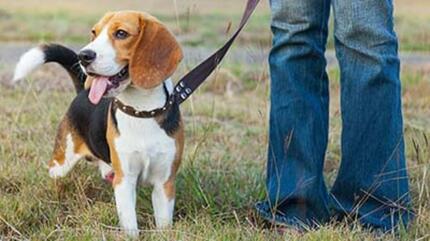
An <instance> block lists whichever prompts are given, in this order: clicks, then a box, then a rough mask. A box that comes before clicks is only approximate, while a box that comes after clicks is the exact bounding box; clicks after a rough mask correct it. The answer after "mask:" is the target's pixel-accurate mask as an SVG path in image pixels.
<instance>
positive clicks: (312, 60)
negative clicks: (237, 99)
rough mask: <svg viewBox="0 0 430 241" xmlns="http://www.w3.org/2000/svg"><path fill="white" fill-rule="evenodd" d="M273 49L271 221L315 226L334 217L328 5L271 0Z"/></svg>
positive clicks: (264, 211) (261, 206) (325, 0)
mask: <svg viewBox="0 0 430 241" xmlns="http://www.w3.org/2000/svg"><path fill="white" fill-rule="evenodd" d="M270 3H271V9H272V15H273V16H272V32H273V35H274V39H273V48H272V51H271V53H270V57H269V63H270V71H271V110H270V131H269V132H270V133H269V135H270V140H269V148H268V164H267V183H266V185H267V192H268V200H267V201H265V202H261V203H258V204H257V205H256V207H257V211H259V214H260V215H262V216H263V217H265V218H266V219H275V220H274V221H277V222H282V223H286V224H291V225H296V224H300V223H304V224H306V225H313V224H315V223H317V222H324V221H326V220H327V218H328V217H329V213H328V207H327V204H328V193H327V190H326V186H325V184H324V179H323V175H322V170H323V164H324V156H325V151H326V147H327V138H328V108H329V107H328V104H329V96H328V94H329V93H328V78H327V74H326V71H325V68H326V60H325V58H324V52H325V45H326V39H327V28H328V27H327V22H328V17H329V14H330V1H329V0H272V1H271V2H270Z"/></svg>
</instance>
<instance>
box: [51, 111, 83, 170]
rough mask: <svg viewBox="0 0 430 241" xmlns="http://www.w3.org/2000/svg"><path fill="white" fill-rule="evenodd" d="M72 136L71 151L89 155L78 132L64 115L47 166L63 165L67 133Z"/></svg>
mask: <svg viewBox="0 0 430 241" xmlns="http://www.w3.org/2000/svg"><path fill="white" fill-rule="evenodd" d="M69 134H70V135H71V136H72V143H73V147H74V148H73V152H74V153H75V154H79V155H82V156H88V155H91V152H90V150H89V148H88V146H87V145H86V144H85V142H84V140H83V139H82V138H81V137H80V136H79V134H78V133H77V132H76V131H75V130H74V129H73V128H72V127H71V125H70V124H69V119H68V118H67V116H66V117H64V118H63V120H62V121H61V123H60V125H59V127H58V131H57V137H56V138H55V144H54V150H53V153H52V159H51V160H50V161H49V162H48V167H53V166H55V165H56V163H57V164H58V165H63V164H64V163H65V161H66V155H65V154H66V149H67V135H69Z"/></svg>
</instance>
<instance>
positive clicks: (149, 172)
mask: <svg viewBox="0 0 430 241" xmlns="http://www.w3.org/2000/svg"><path fill="white" fill-rule="evenodd" d="M115 116H116V119H117V123H118V124H117V127H118V132H119V137H118V138H117V139H116V140H115V148H116V151H117V152H118V155H119V158H120V160H121V167H122V169H123V172H124V173H130V174H134V175H135V174H138V175H139V176H140V178H141V181H142V182H147V183H150V184H155V183H159V182H161V183H164V182H165V181H166V180H167V179H168V178H169V176H170V173H171V167H172V163H173V161H174V158H175V152H176V147H175V140H174V139H173V138H171V137H169V136H168V135H167V134H166V132H165V131H164V130H163V129H162V128H161V127H160V126H159V124H158V123H157V122H156V121H155V119H153V118H148V119H146V118H135V117H131V116H128V115H126V114H125V113H123V112H121V111H119V110H118V111H117V112H116V115H115Z"/></svg>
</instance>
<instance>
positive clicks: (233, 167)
mask: <svg viewBox="0 0 430 241" xmlns="http://www.w3.org/2000/svg"><path fill="white" fill-rule="evenodd" d="M225 68H226V69H227V71H230V72H231V73H232V74H233V75H236V76H237V77H238V78H239V79H240V80H241V82H243V83H242V84H243V86H244V87H243V89H242V90H241V92H239V93H237V94H236V95H233V96H230V97H226V96H224V95H216V94H213V93H211V92H210V88H209V87H207V86H206V88H202V89H200V90H199V91H198V92H197V93H196V94H195V95H194V96H193V98H192V99H191V100H190V101H188V102H187V103H186V104H185V105H184V106H183V108H182V110H183V113H184V116H185V122H186V148H185V150H186V151H185V154H184V161H183V165H182V166H181V169H180V174H179V177H178V182H177V187H178V188H177V189H178V195H177V204H176V212H175V224H174V226H173V228H172V230H168V231H164V232H158V231H155V230H154V224H153V218H152V216H151V213H152V208H151V202H150V190H149V189H148V188H141V189H140V191H139V194H138V205H137V210H138V217H139V220H138V222H139V225H140V228H141V229H142V230H143V234H142V239H144V240H327V241H328V240H339V241H340V240H375V239H379V240H393V239H395V238H398V239H400V240H415V239H421V240H428V239H429V238H430V236H429V235H430V144H429V139H430V120H429V119H428V117H429V116H430V99H429V97H428V93H429V92H430V86H429V84H428V80H429V73H428V72H420V71H412V70H410V71H405V72H404V73H403V82H404V87H405V88H404V96H403V99H404V113H405V139H406V144H407V157H408V166H409V169H410V179H411V191H412V197H413V200H414V209H415V211H416V212H417V214H418V216H417V219H416V220H415V222H414V223H413V225H412V227H411V229H410V231H409V232H401V233H400V236H399V237H394V236H392V235H391V234H387V235H384V236H378V235H377V234H374V233H372V232H369V231H368V230H365V229H363V228H361V227H360V226H359V225H358V224H356V223H353V225H352V226H351V227H350V226H349V225H348V224H346V223H332V224H328V225H324V226H322V227H321V228H320V229H318V230H313V231H309V232H306V233H302V234H300V233H297V232H294V231H292V230H289V231H287V232H286V233H285V234H284V235H283V236H281V235H279V234H277V232H276V231H273V230H268V229H265V228H263V224H262V221H261V220H260V219H259V218H258V217H257V216H256V215H255V213H254V211H253V208H252V207H253V204H254V202H255V201H257V200H261V199H263V198H264V196H265V188H264V176H265V159H266V143H267V99H268V97H267V93H268V81H267V75H265V74H256V72H255V70H254V69H253V67H249V66H238V65H235V66H227V67H225ZM56 70H58V68H57V69H56ZM56 70H55V69H54V72H55V71H56ZM52 71H53V70H52V69H48V70H47V69H44V70H41V71H39V72H38V75H33V79H34V82H32V81H30V83H26V84H23V85H21V86H19V87H14V88H11V87H7V86H5V85H0V95H1V96H2V101H0V113H2V117H1V121H0V239H1V240H24V239H31V240H102V239H107V240H121V239H124V237H123V236H121V233H120V232H119V231H118V229H117V225H118V218H117V215H116V210H115V205H114V199H113V193H112V188H111V187H110V186H109V185H107V184H106V183H104V182H103V181H102V180H101V178H100V177H99V173H98V171H97V170H96V167H94V166H91V165H88V164H87V163H84V162H82V163H80V164H79V165H78V166H77V168H76V169H74V170H73V171H72V172H71V173H70V175H69V176H68V177H66V178H64V179H61V180H58V181H54V180H52V179H50V178H49V177H48V173H47V169H46V164H47V160H48V159H49V157H50V152H51V149H52V143H53V141H54V136H55V132H56V126H57V124H58V122H59V120H60V118H61V116H62V114H63V113H64V112H65V109H66V108H67V106H68V104H69V103H70V101H71V99H72V98H73V96H74V95H73V94H72V93H71V92H72V91H71V88H70V85H65V86H64V85H61V86H60V85H57V84H53V83H54V82H52V81H53V78H54V77H52V76H56V77H55V78H60V77H61V76H62V74H64V73H62V72H61V73H59V74H60V75H52ZM55 73H56V72H55ZM330 76H331V79H332V81H331V86H330V88H331V91H332V98H331V99H332V102H331V113H330V116H331V126H330V140H329V149H328V152H327V161H326V167H325V174H326V177H327V182H328V184H329V185H331V184H332V183H333V181H334V178H335V173H336V170H337V167H338V164H339V158H340V150H339V137H340V115H339V102H338V91H339V84H338V80H337V79H338V72H337V71H336V70H332V71H331V72H330ZM68 84H69V83H68ZM46 87H49V90H48V89H45V88H46Z"/></svg>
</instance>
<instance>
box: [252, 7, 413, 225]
mask: <svg viewBox="0 0 430 241" xmlns="http://www.w3.org/2000/svg"><path fill="white" fill-rule="evenodd" d="M270 3H271V9H272V32H273V34H274V39H273V48H272V51H271V53H270V57H269V62H270V71H271V79H272V82H271V111H270V133H269V135H270V140H269V148H268V165H267V183H266V185H267V193H268V197H267V200H266V201H263V202H260V203H258V204H257V205H256V208H257V211H258V212H259V214H260V215H261V216H263V217H264V218H266V219H269V220H274V221H276V222H280V223H285V224H289V225H294V226H296V225H299V226H301V225H303V224H305V225H310V226H313V225H314V224H321V223H324V222H325V221H327V220H329V219H331V218H333V217H336V218H339V219H344V218H348V219H352V220H359V221H360V222H361V223H362V224H364V225H365V226H369V227H373V228H377V229H383V230H391V229H393V228H394V227H398V225H399V224H403V225H407V224H408V222H409V221H410V219H411V218H412V216H413V214H412V212H411V211H410V206H411V199H410V195H409V187H408V176H407V170H406V165H405V154H404V142H403V121H402V110H401V87H400V79H399V68H400V67H399V65H400V64H399V58H398V53H397V52H398V42H397V37H396V34H395V33H394V30H393V4H392V1H391V0H378V1H375V0H333V1H332V2H331V1H330V0H271V2H270ZM331 6H333V12H334V17H335V29H334V32H335V33H334V35H335V48H336V54H337V58H338V60H339V64H340V71H341V112H342V140H341V147H342V160H341V166H340V170H339V173H338V176H337V179H336V181H335V183H334V186H333V187H332V189H331V191H330V192H328V191H327V188H326V185H325V183H324V178H323V165H324V158H325V151H326V148H327V140H328V128H329V88H328V76H327V73H326V60H325V58H324V52H325V46H326V40H327V32H328V27H327V25H328V18H329V15H330V7H331Z"/></svg>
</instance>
